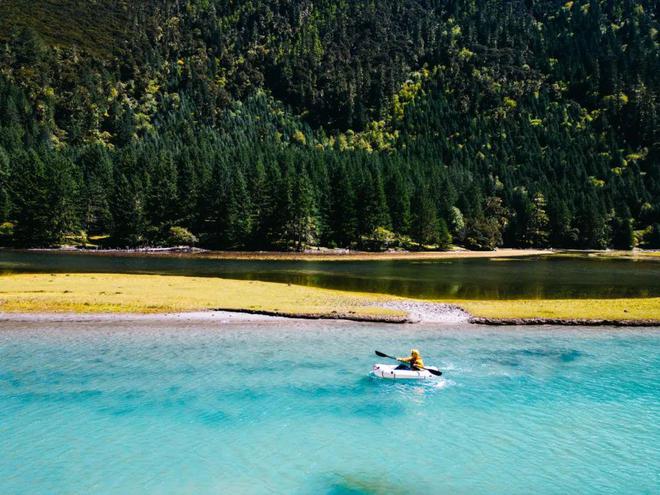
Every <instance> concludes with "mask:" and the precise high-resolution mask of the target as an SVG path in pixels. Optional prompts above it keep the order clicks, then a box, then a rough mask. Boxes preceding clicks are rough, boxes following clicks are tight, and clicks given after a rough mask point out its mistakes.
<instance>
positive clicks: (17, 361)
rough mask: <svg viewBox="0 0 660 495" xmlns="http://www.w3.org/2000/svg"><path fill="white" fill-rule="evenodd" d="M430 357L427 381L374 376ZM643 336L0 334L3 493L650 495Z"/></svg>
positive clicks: (118, 328) (653, 382) (653, 395)
mask: <svg viewBox="0 0 660 495" xmlns="http://www.w3.org/2000/svg"><path fill="white" fill-rule="evenodd" d="M411 346H416V347H419V348H420V349H422V351H423V353H424V358H425V360H426V361H427V362H428V363H429V364H436V365H438V366H440V367H441V368H442V369H444V371H445V375H444V379H442V380H440V381H437V382H434V384H425V385H423V384H401V383H391V382H382V381H378V380H377V379H375V378H370V377H369V376H368V372H369V369H370V367H371V365H372V364H373V363H374V362H375V360H376V359H377V358H375V356H373V350H374V349H375V348H377V349H380V350H383V351H385V352H390V353H404V352H406V351H407V350H408V349H409V348H410V347H411ZM658 486H660V332H658V331H657V330H653V329H634V330H633V329H609V328H599V329H588V328H585V329H579V330H572V329H565V328H548V327H545V328H502V329H497V330H493V329H489V328H483V327H476V326H470V327H467V326H466V327H462V328H451V329H450V328H448V327H442V326H417V325H415V326H413V325H409V326H401V327H397V328H396V329H393V328H392V327H385V326H377V325H366V324H363V325H360V324H354V323H337V322H334V323H300V322H295V321H288V322H284V323H278V324H277V325H267V324H258V323H249V324H248V323H241V324H230V325H221V324H218V323H215V322H209V321H203V320H202V321H192V320H191V321H185V320H180V321H174V320H160V321H159V320H149V319H143V320H132V321H131V320H123V321H112V320H108V319H105V320H103V319H98V320H91V321H82V322H81V321H71V320H69V321H63V322H56V321H48V320H42V321H35V320H33V321H26V322H18V323H17V322H7V321H4V322H0V493H3V494H12V495H23V494H26V495H27V494H29V495H41V494H44V495H46V494H48V495H50V494H55V493H57V494H59V493H66V494H88V493H94V494H122V495H131V494H163V495H167V494H177V495H178V494H198V495H203V494H219V493H220V494H222V493H240V494H269V493H277V494H279V493H286V494H334V495H338V494H352V495H356V494H417V493H433V494H444V493H446V494H489V495H492V494H525V495H526V494H529V493H534V494H566V493H579V494H584V495H589V494H617V495H618V494H622V493H625V494H653V493H658V491H657V489H658Z"/></svg>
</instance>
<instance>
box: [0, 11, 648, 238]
mask: <svg viewBox="0 0 660 495" xmlns="http://www.w3.org/2000/svg"><path fill="white" fill-rule="evenodd" d="M27 4H30V5H29V8H28V5H27ZM657 36H658V22H657V4H656V3H655V2H651V1H641V2H639V1H635V2H633V1H631V0H575V1H569V2H558V1H555V0H463V1H458V0H456V1H454V0H443V1H440V0H400V1H396V2H395V1H390V0H353V1H347V0H242V1H240V2H237V1H231V0H187V1H186V0H147V1H143V2H129V1H123V0H105V1H100V2H87V1H83V0H52V1H50V2H27V1H26V0H7V1H5V2H2V3H1V4H0V244H4V245H16V246H49V245H57V244H61V243H78V244H94V245H99V244H103V245H108V246H120V247H125V246H141V245H169V244H176V243H181V242H183V243H192V242H198V243H199V244H200V245H202V246H205V247H210V248H222V249H303V248H305V247H306V246H310V245H324V246H337V247H360V248H363V249H383V248H386V247H404V248H411V249H416V248H425V247H440V248H442V247H445V246H447V245H449V244H450V243H452V242H453V243H456V244H461V245H464V246H466V247H469V248H473V249H492V248H494V247H496V246H499V245H507V246H520V247H544V246H556V247H575V248H605V247H616V248H630V247H632V246H633V245H640V246H646V247H660V167H659V156H660V155H659V149H658V146H659V143H660V136H659V125H658V91H659V76H658V74H660V63H659V62H660V61H659V50H658V39H657Z"/></svg>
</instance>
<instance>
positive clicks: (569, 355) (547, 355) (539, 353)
mask: <svg viewBox="0 0 660 495" xmlns="http://www.w3.org/2000/svg"><path fill="white" fill-rule="evenodd" d="M489 354H492V356H489V357H483V358H481V362H483V363H497V364H500V365H503V366H510V367H512V368H516V367H519V366H522V365H524V364H527V363H530V362H533V361H534V360H535V359H542V360H546V361H556V362H560V363H572V362H574V361H577V360H578V359H581V358H583V357H586V356H587V354H585V353H584V352H582V351H579V350H577V349H543V348H533V349H515V350H511V351H492V352H490V353H489Z"/></svg>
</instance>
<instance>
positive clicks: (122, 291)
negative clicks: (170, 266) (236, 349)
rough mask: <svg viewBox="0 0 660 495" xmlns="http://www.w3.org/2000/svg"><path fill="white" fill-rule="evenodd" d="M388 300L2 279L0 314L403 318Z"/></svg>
mask: <svg viewBox="0 0 660 495" xmlns="http://www.w3.org/2000/svg"><path fill="white" fill-rule="evenodd" d="M387 299H389V298H388V297H387V296H379V295H373V294H358V293H349V292H340V291H334V290H327V289H317V288H313V287H301V286H296V285H286V284H277V283H270V282H257V281H249V280H227V279H219V278H201V277H181V276H160V275H123V274H53V275H48V274H20V275H6V276H2V277H0V311H5V312H26V313H30V312H75V313H98V312H103V313H165V312H183V311H199V310H207V309H226V310H247V311H255V312H268V313H277V314H291V315H292V314H299V315H303V316H315V315H321V316H331V317H332V316H336V317H344V318H363V319H382V320H388V319H391V320H393V321H397V320H402V319H404V318H405V316H406V314H405V312H403V311H397V310H392V309H386V308H381V307H378V306H377V305H376V304H377V303H378V302H379V301H384V300H387Z"/></svg>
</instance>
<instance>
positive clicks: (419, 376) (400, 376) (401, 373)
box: [371, 364, 438, 380]
mask: <svg viewBox="0 0 660 495" xmlns="http://www.w3.org/2000/svg"><path fill="white" fill-rule="evenodd" d="M427 368H429V369H432V370H436V371H438V368H436V367H434V366H427ZM371 374H372V375H374V376H376V377H378V378H387V379H389V380H430V379H432V378H437V377H436V376H435V375H432V374H431V373H429V372H428V371H426V370H413V369H410V368H408V367H407V366H401V365H396V364H374V367H373V368H372V369H371Z"/></svg>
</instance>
